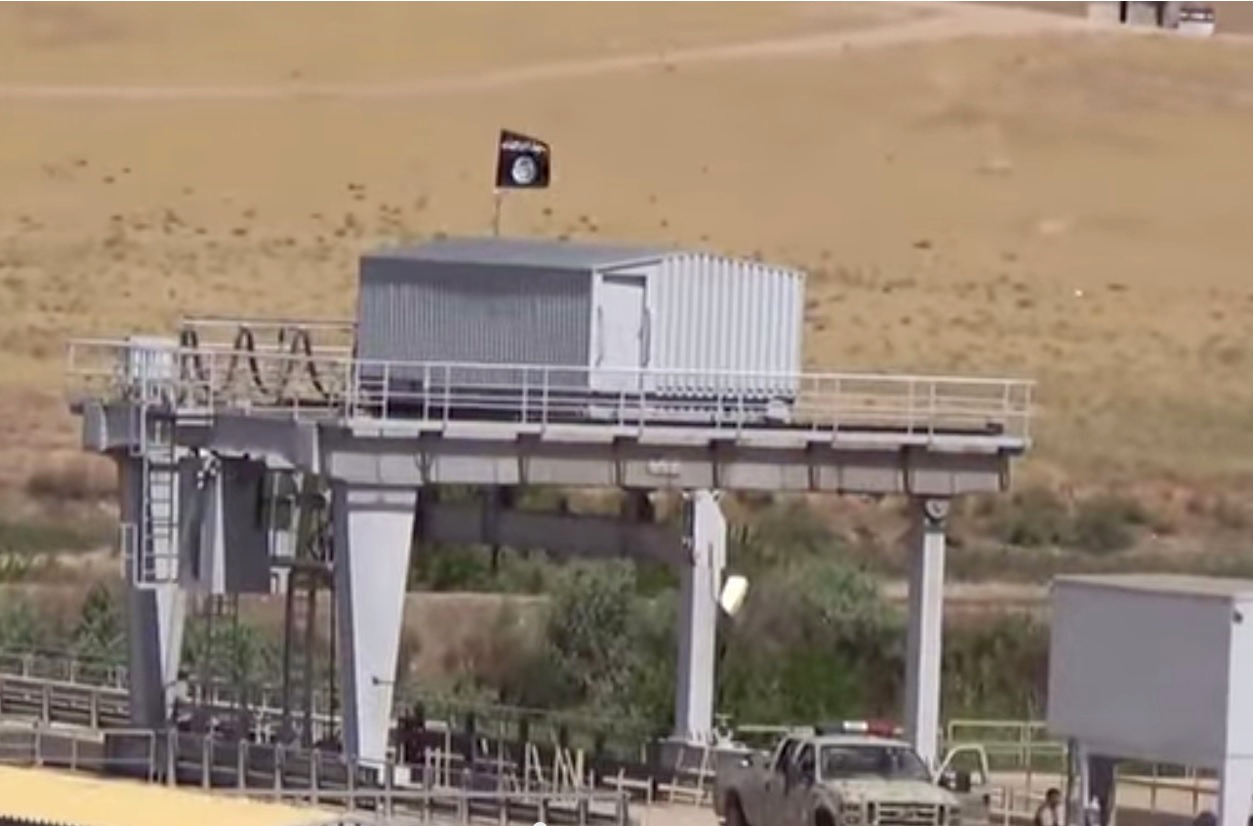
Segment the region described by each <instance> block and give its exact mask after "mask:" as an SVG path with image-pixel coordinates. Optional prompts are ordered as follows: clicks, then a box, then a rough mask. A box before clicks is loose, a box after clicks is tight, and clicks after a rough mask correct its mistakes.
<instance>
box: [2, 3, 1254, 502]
mask: <svg viewBox="0 0 1254 826" xmlns="http://www.w3.org/2000/svg"><path fill="white" fill-rule="evenodd" d="M291 32H300V33H301V36H300V37H291V36H290V33H291ZM376 35H377V36H378V37H379V38H381V39H380V40H379V41H377V42H371V40H370V38H371V37H372V36H376ZM1250 76H1251V51H1250V46H1249V42H1248V40H1247V41H1231V40H1225V41H1213V42H1195V41H1186V40H1182V39H1178V38H1172V37H1166V36H1136V35H1131V34H1127V33H1120V32H1110V31H1096V30H1091V29H1090V28H1089V27H1087V26H1086V25H1085V24H1083V23H1082V22H1080V21H1077V20H1074V19H1072V18H1067V17H1062V16H1055V15H1043V14H1038V13H1033V12H1024V11H1016V10H1007V9H1004V8H996V7H985V6H983V5H982V4H981V5H978V6H977V5H959V4H955V5H946V4H917V5H912V4H901V5H893V6H888V7H886V8H885V7H884V6H883V5H882V4H865V5H864V4H839V5H820V4H795V5H793V4H771V5H770V6H765V5H764V4H729V5H715V4H692V5H686V4H678V5H673V4H649V5H648V6H647V7H644V6H642V7H639V8H632V7H628V6H622V5H617V4H611V5H608V6H602V5H597V6H595V7H594V6H591V5H588V6H567V5H563V6H561V7H558V6H555V5H554V6H538V7H537V6H535V5H534V4H531V5H528V6H526V7H523V6H514V5H510V6H503V7H500V8H497V7H491V8H490V9H488V8H485V7H482V6H477V5H467V6H449V5H424V4H412V5H401V4H395V5H392V4H384V5H379V6H374V7H371V6H364V7H356V6H355V7H352V8H336V9H334V10H330V9H328V8H327V7H325V6H320V5H316V4H311V5H300V4H284V5H283V6H282V7H281V8H280V7H266V6H248V5H243V4H240V5H230V6H217V7H215V6H195V5H192V6H187V7H184V6H169V7H161V8H157V9H153V10H148V9H140V8H139V7H127V6H120V5H110V4H91V5H90V6H73V7H69V6H48V7H44V6H43V5H40V6H38V7H36V6H22V5H12V6H6V7H4V8H3V9H0V111H3V112H4V115H5V117H4V121H5V124H6V125H5V129H4V130H0V188H2V189H3V191H4V193H5V198H4V199H3V202H2V203H0V311H2V312H0V350H2V351H3V354H2V355H0V406H2V407H3V410H2V411H0V412H3V417H2V418H0V421H3V422H4V425H2V426H0V455H3V457H4V461H3V462H0V467H3V468H4V471H3V481H5V482H6V483H7V484H9V485H10V486H11V487H17V486H20V485H21V484H22V483H23V481H24V480H25V479H26V478H28V477H29V476H30V475H31V474H33V473H37V472H39V471H41V470H42V469H45V468H47V467H48V466H49V465H57V464H59V463H64V462H66V461H70V459H69V457H71V456H73V455H74V454H75V453H76V452H77V431H76V430H75V429H74V423H73V421H72V420H71V419H70V418H69V416H68V414H66V413H65V412H64V405H63V403H62V401H61V397H60V395H59V385H60V364H61V358H62V352H63V351H62V346H63V342H64V340H65V338H66V337H67V336H69V335H106V334H117V333H123V332H127V331H131V330H140V329H154V328H156V329H161V328H168V327H169V326H170V325H172V324H173V323H174V321H175V319H176V318H177V316H178V315H179V314H180V313H183V312H198V313H208V312H213V313H222V314H234V315H258V314H281V315H285V316H292V315H310V316H320V317H326V316H345V315H347V314H350V313H351V310H352V306H353V301H354V271H353V260H354V256H355V254H356V253H357V252H358V251H359V250H361V249H363V248H365V247H369V246H373V245H375V244H378V243H381V242H387V241H393V240H396V239H400V238H414V237H421V236H424V235H429V234H432V233H436V232H451V233H452V232H456V233H462V232H475V231H484V230H486V228H487V227H488V222H489V218H490V214H491V194H490V190H489V186H490V182H489V175H490V169H489V164H490V160H491V149H492V140H493V138H494V135H495V130H496V129H497V128H498V127H500V126H503V125H507V126H510V127H513V128H518V129H522V130H524V131H528V132H531V133H534V134H538V135H540V136H542V137H544V138H546V139H548V140H549V141H551V142H552V144H553V146H554V150H555V159H556V167H555V168H556V179H555V184H554V187H553V189H552V190H551V191H549V192H547V193H543V194H526V195H519V196H518V197H514V198H511V199H510V200H509V201H508V203H507V204H506V207H505V215H504V229H505V231H506V232H509V233H524V234H534V235H545V236H558V235H561V236H568V237H582V236H596V237H603V238H613V239H616V240H628V241H667V242H674V243H679V244H691V245H699V246H709V247H714V248H718V249H722V250H726V251H728V252H732V253H742V254H761V255H763V256H765V257H767V258H772V259H779V260H782V261H786V262H792V263H795V264H799V265H802V266H805V267H807V268H808V269H809V270H810V272H811V279H810V282H809V298H808V304H807V321H808V329H807V345H806V361H807V363H808V364H809V365H811V366H812V367H814V368H815V369H820V368H821V369H840V370H855V369H868V370H881V369H883V370H911V371H953V372H972V373H987V374H1017V375H1024V376H1032V377H1035V378H1037V379H1039V381H1040V392H1039V398H1040V403H1041V415H1040V421H1039V427H1038V431H1037V432H1038V435H1039V443H1038V449H1037V455H1036V458H1035V459H1034V461H1035V462H1036V465H1037V467H1038V468H1040V469H1042V470H1048V471H1051V472H1057V473H1061V474H1063V475H1064V476H1066V477H1067V478H1070V479H1074V480H1080V481H1101V480H1107V479H1111V478H1123V477H1130V476H1132V475H1133V474H1135V475H1137V476H1139V477H1141V478H1151V479H1159V480H1163V481H1168V482H1172V483H1185V484H1187V485H1192V486H1201V487H1207V486H1213V485H1220V486H1223V487H1227V488H1229V489H1232V488H1237V489H1240V488H1242V487H1248V485H1249V474H1250V470H1251V463H1250V448H1251V414H1250V410H1251V385H1250V374H1251V351H1250V340H1251V311H1250V308H1251V294H1250V281H1249V274H1250V270H1251V253H1250V245H1249V227H1250V225H1251V221H1252V218H1254V216H1252V212H1251V200H1250V194H1249V181H1250V179H1251V156H1250V151H1249V147H1250V141H1251V131H1250V123H1251V93H1250Z"/></svg>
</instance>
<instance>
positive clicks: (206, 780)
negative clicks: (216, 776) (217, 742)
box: [200, 735, 213, 789]
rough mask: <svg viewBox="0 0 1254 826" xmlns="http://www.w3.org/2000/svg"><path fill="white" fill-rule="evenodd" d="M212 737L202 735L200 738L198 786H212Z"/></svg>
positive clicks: (206, 787)
mask: <svg viewBox="0 0 1254 826" xmlns="http://www.w3.org/2000/svg"><path fill="white" fill-rule="evenodd" d="M212 781H213V739H212V738H211V737H209V736H207V735H206V736H204V737H202V738H201V740H200V786H201V788H203V789H209V788H212V786H213V782H212Z"/></svg>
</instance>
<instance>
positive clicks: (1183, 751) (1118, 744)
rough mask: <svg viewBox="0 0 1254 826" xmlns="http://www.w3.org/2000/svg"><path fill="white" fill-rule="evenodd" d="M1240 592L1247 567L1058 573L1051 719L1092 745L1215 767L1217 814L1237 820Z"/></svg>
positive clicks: (1247, 692) (1245, 795)
mask: <svg viewBox="0 0 1254 826" xmlns="http://www.w3.org/2000/svg"><path fill="white" fill-rule="evenodd" d="M1250 594H1251V581H1250V580H1248V579H1247V580H1240V579H1219V578H1214V577H1191V576H1172V575H1142V574H1136V575H1111V576H1066V577H1058V578H1056V579H1055V580H1054V583H1053V588H1052V593H1051V608H1050V613H1051V617H1050V623H1051V628H1050V651H1049V655H1050V661H1049V712H1048V727H1049V731H1050V732H1051V733H1052V734H1054V735H1057V736H1061V737H1065V738H1069V739H1074V740H1075V741H1076V742H1078V743H1080V744H1082V745H1084V746H1085V747H1086V749H1087V750H1088V752H1089V753H1090V754H1097V755H1102V756H1105V757H1110V758H1115V759H1126V760H1144V761H1151V762H1161V763H1174V764H1180V765H1187V766H1195V767H1204V768H1214V769H1217V770H1219V771H1220V773H1221V778H1222V782H1223V785H1224V787H1225V788H1224V790H1223V791H1222V792H1221V795H1222V799H1223V803H1224V804H1231V805H1230V806H1227V807H1226V808H1228V811H1226V812H1223V813H1222V814H1221V817H1222V822H1223V823H1224V824H1228V823H1242V824H1244V823H1245V822H1246V818H1247V817H1248V815H1249V807H1250V800H1249V796H1250V787H1249V784H1250V767H1251V739H1252V737H1251V727H1252V725H1254V723H1252V720H1251V708H1252V706H1254V703H1251V696H1254V681H1252V678H1251V657H1252V649H1254V636H1252V635H1251V628H1252V626H1254V615H1252V614H1251V610H1250ZM1242 778H1244V780H1242ZM1242 783H1244V788H1240V785H1241V784H1242ZM1222 808H1225V806H1224V805H1222V804H1221V809H1222ZM1234 809H1236V811H1234Z"/></svg>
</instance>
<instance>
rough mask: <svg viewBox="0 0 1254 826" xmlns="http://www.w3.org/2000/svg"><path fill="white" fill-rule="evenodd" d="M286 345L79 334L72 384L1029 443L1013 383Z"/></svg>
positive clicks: (348, 406)
mask: <svg viewBox="0 0 1254 826" xmlns="http://www.w3.org/2000/svg"><path fill="white" fill-rule="evenodd" d="M184 344H186V342H184ZM287 347H288V345H286V344H281V343H280V344H271V343H265V342H261V343H259V342H256V341H250V342H249V343H248V346H246V347H242V346H241V345H240V344H239V342H236V341H231V342H229V343H227V342H219V343H212V342H207V341H206V342H199V343H197V345H196V346H180V345H176V344H175V343H174V342H173V341H172V342H171V343H170V344H169V345H168V346H160V345H158V344H154V343H152V342H151V341H146V342H143V343H135V342H128V341H117V340H91V339H80V340H74V341H71V342H70V344H69V352H68V364H67V380H68V382H69V393H70V395H71V397H72V398H75V399H88V398H91V399H105V400H140V399H142V400H147V401H150V402H154V401H155V402H161V403H165V404H168V405H170V406H175V407H179V408H183V409H188V410H193V411H206V412H208V411H213V410H218V409H223V408H234V409H241V410H248V411H251V412H254V413H274V414H280V413H281V414H283V415H287V416H294V417H301V416H305V417H318V416H364V417H373V418H382V419H393V418H396V419H418V420H422V421H429V422H443V423H447V422H449V421H451V420H455V419H465V418H471V419H489V420H500V421H508V422H514V423H518V424H530V425H539V426H546V425H552V424H560V423H567V422H576V423H586V422H588V421H594V422H600V423H605V424H612V425H630V426H636V427H645V426H654V425H666V424H676V423H678V424H692V423H697V424H701V425H703V426H705V427H709V428H714V429H718V430H727V429H735V430H740V429H742V428H745V427H756V426H770V427H777V428H778V427H790V428H796V429H806V430H812V431H822V432H840V431H859V430H877V429H883V430H888V431H891V432H892V433H895V434H906V435H922V436H928V437H934V436H937V435H943V434H947V433H958V434H976V435H985V436H990V437H1000V438H1002V439H1006V440H1011V441H1018V442H1022V443H1023V444H1024V445H1025V446H1026V443H1027V441H1028V439H1029V438H1030V419H1031V408H1032V392H1033V383H1032V382H1030V381H1022V380H1014V379H982V378H961V377H944V376H911V375H874V374H854V373H803V374H793V375H781V374H769V373H748V372H729V371H723V372H717V371H715V372H704V371H703V372H694V371H687V370H654V369H623V368H589V367H577V366H543V365H525V364H472V363H450V362H392V361H364V360H360V359H353V358H351V357H350V356H349V355H348V354H347V352H346V350H345V349H344V348H342V347H333V348H327V349H325V350H320V349H314V348H312V347H310V348H309V349H307V350H306V349H300V351H299V352H292V351H291V349H290V348H289V349H285V348H287ZM302 347H303V345H302Z"/></svg>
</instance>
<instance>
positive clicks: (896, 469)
mask: <svg viewBox="0 0 1254 826" xmlns="http://www.w3.org/2000/svg"><path fill="white" fill-rule="evenodd" d="M140 410H142V408H141V407H140V406H137V405H131V404H127V403H120V402H118V403H111V404H104V403H101V402H87V403H85V404H84V405H83V406H82V408H81V412H82V416H83V444H84V446H85V447H86V448H87V449H90V450H95V451H100V452H112V451H121V450H127V449H130V448H131V446H133V445H134V444H135V443H136V440H137V439H138V428H137V427H136V421H137V416H138V415H139V411H140ZM178 440H179V443H180V444H181V445H183V446H185V447H195V448H201V449H205V450H211V451H216V452H219V453H222V454H227V455H251V456H255V457H258V458H264V459H265V460H266V461H267V462H268V463H270V464H271V465H272V466H275V467H280V468H293V469H298V470H301V471H305V472H309V473H315V474H319V475H322V476H326V477H328V478H331V479H336V480H339V481H343V482H347V483H350V484H364V485H377V486H395V487H407V488H413V487H422V486H424V485H449V484H460V485H487V486H492V485H518V486H558V487H603V488H629V489H640V490H661V489H670V490H693V489H712V490H757V491H781V492H789V491H791V492H829V493H855V494H869V495H891V494H904V495H917V496H933V497H935V496H960V495H963V494H970V493H996V492H1000V491H1003V490H1005V489H1006V487H1007V486H1008V484H1009V471H1010V464H1011V461H1012V460H1013V459H1014V458H1015V457H1016V456H1018V455H1019V454H1020V453H1021V452H1022V443H1019V444H1018V446H1016V443H1015V441H1014V440H1012V439H1009V438H1008V437H999V436H979V435H959V434H934V435H931V436H927V435H924V434H910V433H904V432H899V433H893V432H884V431H839V432H836V433H829V432H817V433H816V432H811V431H806V430H767V429H764V430H748V429H747V430H744V431H742V432H740V433H735V432H733V431H718V430H714V429H704V428H700V427H672V428H650V429H648V430H647V431H641V430H640V429H639V428H634V427H614V426H609V425H593V424H585V425H573V424H572V425H563V426H560V427H558V426H552V427H548V428H535V427H532V426H528V425H522V424H511V423H508V422H478V423H476V422H466V423H458V424H456V425H455V426H448V427H443V426H440V427H437V426H430V425H426V424H424V423H419V422H386V423H380V422H376V421H363V420H356V419H354V420H337V421H303V420H300V419H293V418H290V417H287V416H284V417H282V418H279V417H267V416H257V415H250V414H248V413H246V412H221V411H216V412H209V413H208V414H207V415H205V416H204V417H189V418H187V419H185V420H181V424H180V425H179V428H178Z"/></svg>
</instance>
